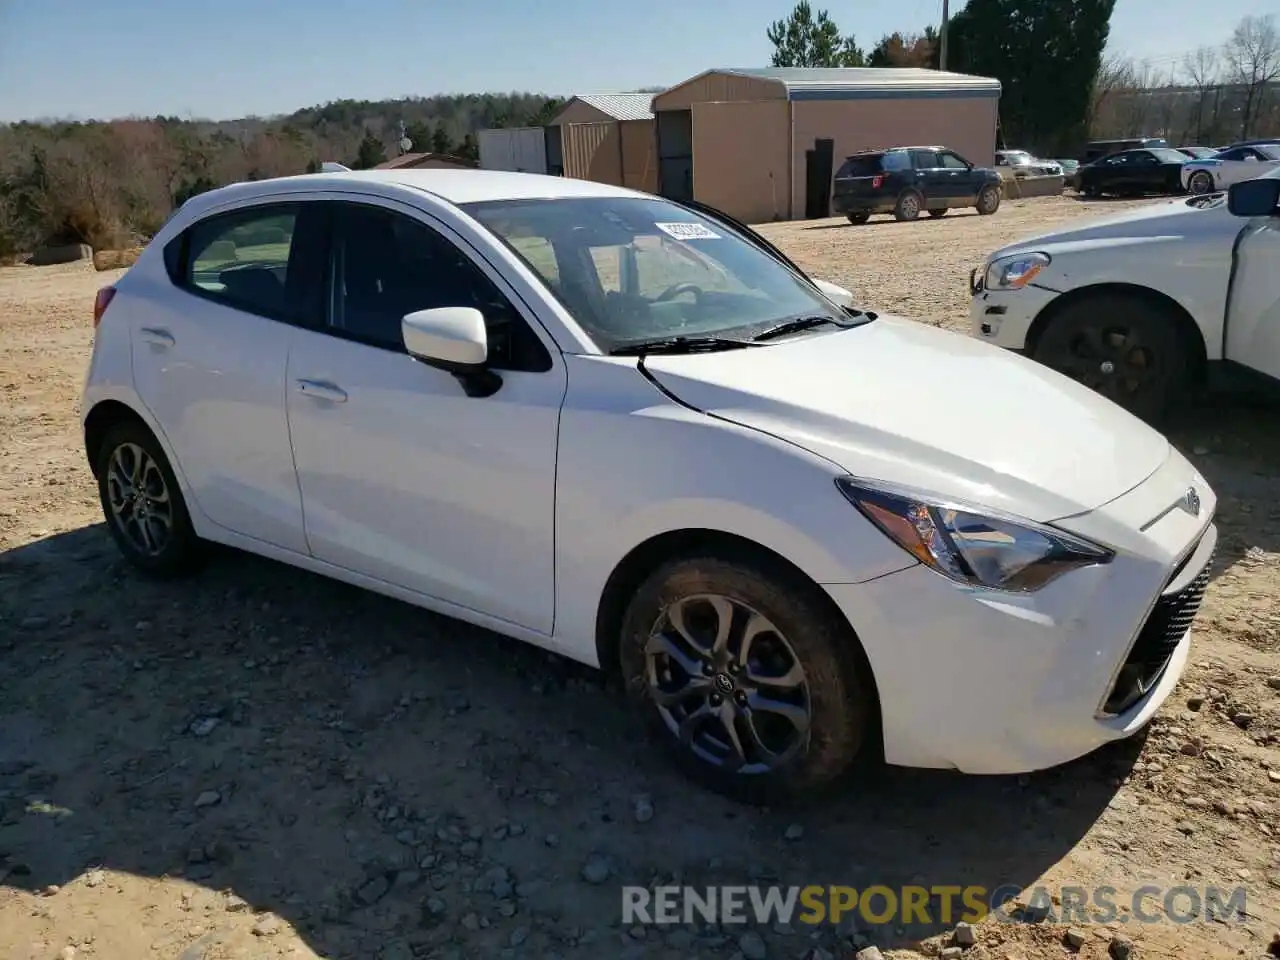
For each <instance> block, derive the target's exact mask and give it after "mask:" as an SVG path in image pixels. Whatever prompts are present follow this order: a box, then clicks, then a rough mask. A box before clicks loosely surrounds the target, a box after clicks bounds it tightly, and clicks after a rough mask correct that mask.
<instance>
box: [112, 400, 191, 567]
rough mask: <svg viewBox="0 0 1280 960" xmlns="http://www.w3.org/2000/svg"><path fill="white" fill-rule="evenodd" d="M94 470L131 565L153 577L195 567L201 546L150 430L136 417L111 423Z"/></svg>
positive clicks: (118, 540)
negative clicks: (111, 425)
mask: <svg viewBox="0 0 1280 960" xmlns="http://www.w3.org/2000/svg"><path fill="white" fill-rule="evenodd" d="M97 474H98V496H99V498H100V499H101V501H102V512H103V515H104V516H105V517H106V521H107V529H108V530H110V531H111V537H112V539H114V540H115V542H116V546H117V547H119V549H120V552H121V553H123V554H124V555H125V558H126V559H128V560H129V562H130V563H132V564H133V565H134V566H135V567H137V568H138V569H139V570H142V571H144V572H146V573H148V574H151V575H152V576H157V577H173V576H179V575H182V574H186V573H190V572H191V571H192V570H194V569H195V568H196V567H197V566H198V565H199V562H200V560H201V559H203V554H204V551H203V549H202V546H203V544H202V542H201V540H200V538H199V537H197V536H196V532H195V529H194V528H193V527H192V525H191V516H190V514H189V513H188V512H187V505H186V501H184V500H183V498H182V490H181V489H180V488H179V486H178V481H177V478H176V477H175V476H174V474H173V469H172V468H171V467H170V466H169V461H168V459H167V458H166V457H165V455H164V451H163V450H162V449H161V448H160V444H159V443H158V442H157V441H156V438H155V437H154V436H152V435H151V431H149V430H148V429H147V428H146V427H145V426H143V425H142V424H141V423H137V422H135V421H125V422H123V423H120V424H117V425H116V426H115V427H112V428H111V430H110V431H108V433H107V436H106V438H105V439H104V441H103V443H102V446H101V448H100V449H99V452H98V464H97Z"/></svg>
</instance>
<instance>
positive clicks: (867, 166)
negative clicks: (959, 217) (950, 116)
mask: <svg viewBox="0 0 1280 960" xmlns="http://www.w3.org/2000/svg"><path fill="white" fill-rule="evenodd" d="M1000 195H1001V188H1000V174H998V173H996V172H995V170H993V169H991V168H990V167H975V166H974V165H973V164H972V163H970V162H969V161H968V160H966V159H965V158H964V157H962V156H960V154H958V153H956V152H955V151H954V150H948V149H947V148H946V147H893V148H892V149H890V150H867V151H865V152H863V153H855V154H854V155H853V156H851V157H849V158H848V159H847V160H845V162H844V163H843V164H842V165H841V167H840V169H839V170H838V171H836V183H835V191H834V192H833V194H832V205H833V206H834V207H835V210H836V213H843V214H844V215H845V216H847V217H848V218H849V222H850V223H866V222H867V221H868V220H870V219H871V215H872V214H873V213H892V214H893V215H894V216H895V217H896V218H898V219H899V220H914V219H915V218H916V217H918V216H920V211H921V210H927V211H928V212H929V216H931V217H941V216H944V215H945V214H946V212H947V211H948V210H950V209H951V208H952V207H975V208H977V211H978V212H979V213H982V214H992V213H995V212H996V211H997V210H999V209H1000Z"/></svg>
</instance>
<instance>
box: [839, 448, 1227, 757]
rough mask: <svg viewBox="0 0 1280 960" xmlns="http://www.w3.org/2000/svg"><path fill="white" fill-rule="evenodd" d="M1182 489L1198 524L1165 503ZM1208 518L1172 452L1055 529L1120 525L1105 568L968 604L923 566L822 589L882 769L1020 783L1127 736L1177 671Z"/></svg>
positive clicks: (1209, 502) (1211, 539)
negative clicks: (851, 633) (1023, 776)
mask: <svg viewBox="0 0 1280 960" xmlns="http://www.w3.org/2000/svg"><path fill="white" fill-rule="evenodd" d="M1189 486H1195V487H1196V488H1197V489H1198V490H1199V491H1201V493H1200V495H1201V498H1202V505H1201V515H1200V516H1198V517H1193V516H1191V515H1190V513H1189V512H1188V511H1187V510H1183V509H1178V508H1176V507H1175V508H1174V509H1169V504H1168V503H1166V502H1165V501H1170V502H1173V501H1172V500H1171V498H1172V497H1173V494H1172V493H1171V491H1174V490H1177V491H1181V492H1185V490H1186V489H1187V487H1189ZM1215 506H1216V500H1215V499H1214V496H1213V492H1212V491H1211V490H1210V489H1209V488H1208V486H1207V485H1206V484H1204V481H1203V478H1200V477H1199V474H1197V473H1196V472H1195V470H1194V468H1193V467H1191V465H1190V464H1189V463H1187V461H1186V460H1185V459H1184V458H1183V457H1182V456H1181V455H1180V454H1177V453H1176V452H1173V453H1171V455H1170V458H1169V460H1168V461H1167V462H1166V464H1165V465H1164V466H1163V467H1162V468H1161V469H1160V470H1158V471H1157V472H1156V473H1155V474H1154V475H1153V476H1152V477H1151V478H1150V479H1148V480H1147V481H1146V482H1144V483H1143V484H1141V485H1140V486H1139V487H1138V488H1136V489H1135V490H1133V491H1130V492H1129V493H1127V494H1125V495H1123V496H1122V497H1119V498H1117V499H1116V500H1115V501H1113V502H1112V503H1111V504H1107V505H1105V506H1104V507H1101V508H1099V509H1098V510H1096V511H1093V512H1091V513H1089V514H1085V515H1082V516H1080V517H1076V518H1070V519H1069V520H1064V521H1060V522H1059V525H1060V526H1062V527H1063V528H1064V529H1070V530H1072V531H1074V532H1079V533H1085V531H1087V530H1092V531H1094V534H1095V535H1096V534H1097V533H1098V532H1099V531H1101V530H1105V529H1119V528H1120V527H1122V526H1123V527H1124V528H1126V529H1127V530H1128V531H1129V532H1128V535H1127V536H1121V537H1119V538H1113V539H1112V541H1111V543H1109V544H1108V545H1110V546H1114V547H1116V548H1117V549H1116V557H1115V559H1114V560H1113V561H1112V562H1111V563H1110V564H1107V565H1103V566H1095V567H1088V568H1084V569H1081V570H1078V571H1075V572H1073V573H1071V574H1068V575H1066V576H1063V577H1060V578H1059V579H1057V580H1055V581H1052V582H1051V583H1049V584H1048V585H1047V586H1045V587H1044V588H1042V589H1041V590H1039V591H1037V592H1035V593H1032V594H1023V595H1019V594H1007V593H999V592H996V591H987V590H975V589H972V588H968V587H964V586H961V585H959V584H956V583H954V582H952V581H951V580H948V579H947V578H945V577H943V576H941V575H939V574H937V573H934V572H933V571H932V570H930V569H928V568H926V567H924V566H916V567H912V568H910V569H908V570H904V571H902V572H899V573H894V574H889V575H888V576H885V577H881V578H879V579H878V580H875V581H871V582H870V583H864V584H859V585H828V586H827V587H826V589H827V590H828V592H829V593H830V595H831V596H832V597H833V599H834V600H835V602H836V603H837V604H838V605H839V606H840V607H841V609H842V610H844V612H845V614H846V616H848V618H849V621H850V623H851V624H852V625H853V626H854V629H855V630H856V631H857V632H858V635H859V637H860V638H861V640H862V642H863V646H864V648H865V649H866V652H867V657H868V659H869V661H870V664H871V669H872V671H873V673H874V675H875V679H876V685H877V689H878V692H879V696H880V705H881V718H882V726H883V732H884V750H885V758H886V760H887V761H888V762H890V763H893V764H897V765H902V766H913V767H938V768H950V769H957V770H961V771H963V772H966V773H985V774H1007V773H1022V772H1026V771H1031V770H1040V769H1045V768H1048V767H1053V766H1057V765H1058V764H1060V763H1064V762H1066V761H1068V760H1072V759H1074V758H1076V757H1079V756H1082V755H1084V754H1086V753H1089V752H1091V751H1092V750H1094V749H1096V748H1098V747H1100V746H1102V745H1103V744H1105V743H1108V742H1110V741H1112V740H1118V739H1122V738H1125V737H1128V736H1131V735H1132V734H1133V733H1135V732H1137V731H1138V730H1140V729H1141V728H1142V727H1143V726H1144V725H1146V723H1147V722H1148V721H1149V720H1150V719H1151V717H1152V716H1153V715H1154V714H1155V712H1156V711H1157V710H1158V709H1159V707H1160V705H1161V704H1162V703H1163V702H1164V700H1165V699H1166V698H1167V697H1168V696H1169V694H1170V693H1171V692H1172V690H1173V689H1174V687H1175V686H1176V685H1177V682H1178V679H1179V677H1180V676H1181V675H1182V672H1183V669H1184V668H1185V666H1186V662H1187V656H1188V652H1189V650H1190V645H1191V633H1190V622H1191V619H1192V618H1194V616H1195V614H1196V611H1197V610H1198V608H1199V603H1200V599H1201V597H1202V596H1203V593H1204V589H1205V586H1206V585H1207V582H1208V575H1209V567H1210V563H1211V560H1212V555H1213V549H1214V546H1215V545H1216V541H1217V532H1216V529H1215V528H1214V527H1213V525H1212V523H1211V517H1212V514H1213V509H1214V507H1215ZM1135 517H1138V518H1142V519H1140V520H1138V521H1137V522H1134V518H1135ZM1153 518H1154V519H1153ZM1139 528H1143V529H1139ZM1117 540H1119V541H1123V543H1120V542H1117Z"/></svg>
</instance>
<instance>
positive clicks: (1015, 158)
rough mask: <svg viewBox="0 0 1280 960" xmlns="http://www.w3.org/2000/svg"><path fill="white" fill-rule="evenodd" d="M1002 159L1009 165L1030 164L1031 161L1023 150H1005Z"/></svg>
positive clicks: (1029, 156) (1029, 155)
mask: <svg viewBox="0 0 1280 960" xmlns="http://www.w3.org/2000/svg"><path fill="white" fill-rule="evenodd" d="M1004 157H1005V159H1006V160H1007V161H1008V162H1009V163H1011V164H1013V163H1030V162H1031V161H1032V159H1033V158H1032V156H1031V154H1029V153H1027V151H1025V150H1007V151H1005V154H1004Z"/></svg>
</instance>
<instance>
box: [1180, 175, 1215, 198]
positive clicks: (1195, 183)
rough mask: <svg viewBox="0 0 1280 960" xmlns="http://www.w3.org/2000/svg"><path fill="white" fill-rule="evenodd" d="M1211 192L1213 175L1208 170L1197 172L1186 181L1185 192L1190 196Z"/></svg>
mask: <svg viewBox="0 0 1280 960" xmlns="http://www.w3.org/2000/svg"><path fill="white" fill-rule="evenodd" d="M1213 190H1214V185H1213V174H1211V173H1210V172H1209V171H1208V170H1197V171H1196V172H1195V173H1193V174H1192V175H1191V179H1190V180H1189V181H1187V192H1189V193H1191V194H1194V195H1200V194H1205V193H1213Z"/></svg>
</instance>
